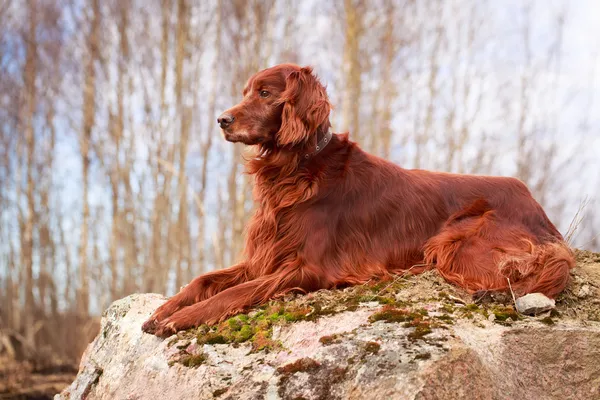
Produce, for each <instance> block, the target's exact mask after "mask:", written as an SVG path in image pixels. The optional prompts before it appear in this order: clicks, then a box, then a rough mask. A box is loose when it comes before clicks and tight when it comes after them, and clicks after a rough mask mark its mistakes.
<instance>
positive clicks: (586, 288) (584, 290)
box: [577, 285, 592, 299]
mask: <svg viewBox="0 0 600 400" xmlns="http://www.w3.org/2000/svg"><path fill="white" fill-rule="evenodd" d="M591 294H592V289H591V288H590V285H583V286H582V287H580V288H579V293H577V297H579V298H580V299H585V298H586V297H589V296H590V295H591Z"/></svg>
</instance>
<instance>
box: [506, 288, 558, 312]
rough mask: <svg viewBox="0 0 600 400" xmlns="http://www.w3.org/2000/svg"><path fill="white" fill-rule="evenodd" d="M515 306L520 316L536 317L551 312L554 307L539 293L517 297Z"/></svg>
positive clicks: (552, 302) (551, 301) (554, 304)
mask: <svg viewBox="0 0 600 400" xmlns="http://www.w3.org/2000/svg"><path fill="white" fill-rule="evenodd" d="M515 305H516V306H517V311H518V312H520V313H521V314H525V315H537V314H541V313H543V312H545V311H549V310H552V309H553V308H554V307H555V306H556V303H555V301H554V300H552V299H550V298H548V297H546V296H544V295H543V294H541V293H529V294H527V295H525V296H523V297H519V298H518V299H517V300H516V302H515Z"/></svg>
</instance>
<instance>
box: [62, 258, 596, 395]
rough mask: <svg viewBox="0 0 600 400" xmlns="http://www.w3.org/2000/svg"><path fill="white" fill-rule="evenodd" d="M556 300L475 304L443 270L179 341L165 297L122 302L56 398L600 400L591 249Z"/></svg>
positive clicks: (318, 298) (266, 312) (272, 307)
mask: <svg viewBox="0 0 600 400" xmlns="http://www.w3.org/2000/svg"><path fill="white" fill-rule="evenodd" d="M578 258H579V266H578V268H576V269H575V270H574V271H573V279H572V280H571V284H570V285H569V287H568V288H567V290H566V291H565V293H563V295H561V296H560V297H559V299H557V303H556V309H554V310H552V311H548V312H546V313H544V314H542V315H538V316H535V317H527V316H523V315H521V314H518V313H517V312H516V311H515V310H514V308H513V307H512V305H510V304H499V303H495V302H493V301H492V302H487V303H477V304H476V303H473V302H472V301H471V298H470V296H467V295H466V294H465V293H463V292H461V291H460V290H459V289H457V288H455V287H453V286H450V285H447V284H446V283H445V282H443V280H442V279H441V278H439V277H438V276H437V275H436V274H435V273H434V272H429V273H426V274H422V275H419V276H415V277H398V278H397V279H395V280H393V281H389V282H383V283H379V284H377V285H363V286H357V287H353V288H348V289H345V290H339V291H320V292H317V293H312V294H309V295H306V296H292V297H288V298H284V299H280V300H277V301H274V302H272V303H270V304H269V305H267V306H264V307H262V308H260V309H257V310H254V311H252V312H250V313H249V314H246V315H242V316H238V317H235V318H232V319H230V320H228V321H226V322H224V323H222V324H221V325H219V326H218V327H205V326H203V327H200V328H199V329H196V330H191V331H188V332H181V333H179V334H178V335H175V336H173V337H171V338H168V339H166V340H162V339H159V338H156V337H154V336H152V335H148V334H145V333H143V332H142V331H141V325H142V323H143V322H144V321H145V319H146V318H148V317H149V316H150V314H151V313H152V312H153V311H154V309H156V307H158V306H159V305H160V304H162V303H163V302H164V301H165V299H164V298H163V297H162V296H159V295H154V294H138V295H132V296H129V297H127V298H124V299H122V300H119V301H116V302H115V303H113V304H112V306H111V307H110V308H109V309H108V310H107V311H106V312H105V313H104V316H103V319H102V327H101V330H100V334H99V335H98V336H97V337H96V339H95V340H94V341H93V342H92V343H91V344H90V345H89V347H88V349H87V350H86V352H85V354H84V356H83V358H82V360H81V365H80V370H79V374H78V376H77V378H76V380H75V381H74V382H73V383H72V384H71V386H69V387H68V388H67V389H65V390H64V391H63V392H62V393H61V394H59V395H57V396H56V397H55V399H160V400H163V399H165V400H166V399H213V398H219V399H363V398H366V399H453V400H454V399H536V400H538V399H567V398H570V399H571V398H572V399H576V398H582V399H588V398H589V399H592V398H600V368H599V362H600V322H599V321H600V257H598V255H594V254H592V253H587V252H586V253H583V252H580V253H578Z"/></svg>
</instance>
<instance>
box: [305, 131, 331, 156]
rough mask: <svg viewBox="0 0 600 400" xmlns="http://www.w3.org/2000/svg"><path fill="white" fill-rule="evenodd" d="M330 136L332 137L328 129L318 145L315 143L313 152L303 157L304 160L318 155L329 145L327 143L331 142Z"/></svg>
mask: <svg viewBox="0 0 600 400" xmlns="http://www.w3.org/2000/svg"><path fill="white" fill-rule="evenodd" d="M332 136H333V133H332V132H331V128H329V129H328V130H327V133H326V134H325V136H323V138H322V139H321V140H319V143H317V146H316V147H315V151H313V152H312V153H306V154H305V155H304V159H305V160H308V159H309V158H311V157H314V156H316V155H317V154H319V153H320V152H321V151H322V150H323V149H324V148H325V147H326V146H327V145H328V144H329V142H331V137H332Z"/></svg>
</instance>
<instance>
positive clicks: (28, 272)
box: [0, 0, 600, 365]
mask: <svg viewBox="0 0 600 400" xmlns="http://www.w3.org/2000/svg"><path fill="white" fill-rule="evenodd" d="M598 20H600V5H599V4H598V3H597V2H596V1H595V0H589V1H584V0H577V1H568V0H564V1H546V0H512V1H509V0H507V1H496V0H446V1H441V0H336V1H317V0H310V1H299V0H297V1H296V0H293V1H292V0H289V1H287V0H281V1H275V0H211V1H209V0H206V1H205V0H203V1H192V0H152V1H147V0H144V1H142V0H104V1H100V0H63V1H60V0H28V1H21V0H0V330H1V332H2V333H3V335H4V339H5V340H0V351H2V350H1V349H3V351H5V352H10V353H11V354H13V356H14V357H24V358H27V357H32V356H33V355H37V356H38V357H39V355H40V354H44V357H46V358H49V359H50V358H52V359H58V360H63V361H64V362H68V363H72V364H73V365H76V364H75V363H76V362H77V360H78V358H79V356H80V354H81V352H82V350H83V349H84V347H85V345H86V344H87V342H88V341H89V340H90V339H91V338H92V337H93V335H95V334H96V332H97V329H98V316H99V315H100V313H101V312H102V310H103V309H104V308H105V307H106V306H107V305H108V304H110V302H112V301H113V300H115V299H118V298H121V297H123V296H126V295H128V294H130V293H134V292H158V293H167V294H172V293H174V291H175V288H179V287H180V286H182V285H183V284H185V283H187V282H188V281H189V280H190V279H192V277H194V276H196V275H198V274H201V273H203V272H206V271H209V270H212V269H215V268H222V267H226V266H228V265H230V264H232V263H233V262H234V261H235V260H236V259H237V258H238V257H239V254H240V250H241V249H242V246H243V234H244V225H245V223H246V221H247V220H248V218H249V216H250V214H251V212H252V207H253V205H252V197H251V187H252V179H251V178H250V177H248V176H245V175H244V174H243V173H242V172H243V165H242V161H243V151H244V149H243V148H242V147H241V146H239V145H233V144H231V143H227V142H225V141H224V140H223V139H222V136H221V135H220V131H219V129H218V127H217V125H216V117H217V115H218V114H220V112H222V111H224V110H225V109H227V108H229V107H230V106H232V105H234V104H236V103H237V102H238V101H239V99H240V98H241V90H242V87H243V85H244V84H245V82H246V80H247V79H248V77H249V76H251V75H252V74H253V73H254V72H256V71H257V70H259V69H261V68H265V67H268V66H271V65H273V64H277V63H280V62H296V63H299V64H302V65H307V64H309V65H313V66H314V67H315V71H316V72H317V74H318V75H319V76H320V78H321V79H322V81H323V82H325V83H326V84H327V86H328V91H329V94H330V97H331V100H332V102H333V104H334V105H335V107H336V108H335V110H334V111H333V113H332V122H333V128H334V131H335V132H343V131H350V135H351V138H353V139H354V140H356V141H358V142H359V143H360V144H361V145H362V146H363V147H364V148H366V149H367V150H368V151H370V152H373V153H375V154H378V155H381V156H383V157H386V158H388V159H390V160H392V161H394V162H396V163H398V164H400V165H402V166H404V167H407V168H426V169H434V170H443V171H452V172H462V173H477V174H495V175H511V176H516V177H518V178H520V179H522V180H523V181H525V182H526V183H527V184H528V185H529V187H530V188H531V190H532V192H533V194H534V196H535V197H536V199H537V200H538V201H540V202H541V203H542V204H543V206H544V207H545V209H546V210H547V212H548V214H549V215H550V218H551V219H552V220H553V221H555V223H556V224H557V225H558V227H559V229H560V230H561V232H563V233H567V231H568V230H569V225H570V224H571V223H572V222H573V221H575V224H574V225H577V229H576V232H575V233H574V234H569V239H570V240H571V241H572V243H573V245H576V246H579V247H585V248H588V249H595V250H600V237H599V236H598V235H599V234H600V214H599V213H596V212H595V210H597V209H598V207H599V206H600V201H599V200H598V199H599V198H600V162H599V161H598V160H599V159H600V133H599V132H600V100H599V99H598V95H599V94H600V76H599V75H598V74H599V72H600V71H598V68H599V67H600V58H599V51H600V39H599V38H600V28H598V25H597V21H598ZM349 212H351V211H349ZM572 230H573V229H571V231H572ZM0 336H1V335H0ZM6 338H9V339H10V340H8V339H6ZM15 343H18V345H16V344H15Z"/></svg>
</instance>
